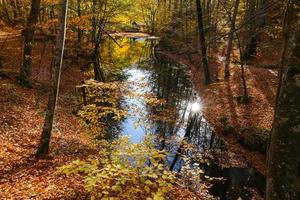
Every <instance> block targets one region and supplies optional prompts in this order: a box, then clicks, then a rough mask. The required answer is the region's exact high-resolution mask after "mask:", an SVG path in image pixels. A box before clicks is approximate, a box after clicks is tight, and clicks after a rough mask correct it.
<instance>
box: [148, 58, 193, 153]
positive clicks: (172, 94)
mask: <svg viewBox="0 0 300 200" xmlns="http://www.w3.org/2000/svg"><path fill="white" fill-rule="evenodd" d="M151 70H152V73H151V77H150V81H149V84H150V85H151V88H152V91H151V92H152V93H153V94H154V95H155V97H156V98H158V99H164V100H165V104H163V105H161V106H154V107H153V106H148V115H149V116H148V117H149V118H150V119H151V118H153V116H159V115H163V116H165V115H169V116H168V120H166V119H165V118H163V119H160V118H159V117H158V118H155V119H156V120H155V121H152V123H153V124H155V127H156V128H155V131H154V133H155V134H157V135H159V139H160V140H161V143H160V148H162V149H163V148H167V147H168V145H166V144H167V143H168V142H167V140H168V138H170V137H172V136H176V134H177V133H178V131H179V130H180V126H181V125H182V123H183V122H184V118H185V117H184V116H185V113H186V112H187V107H188V103H189V101H190V99H191V96H192V87H191V83H190V81H189V77H188V75H187V74H186V71H187V70H186V69H185V68H184V67H182V66H178V65H177V64H175V63H172V62H169V61H164V60H159V61H155V62H154V64H153V65H152V69H151Z"/></svg>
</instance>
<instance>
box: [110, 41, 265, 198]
mask: <svg viewBox="0 0 300 200" xmlns="http://www.w3.org/2000/svg"><path fill="white" fill-rule="evenodd" d="M121 42H122V46H123V48H125V49H126V50H122V48H119V47H117V46H116V45H114V44H112V43H111V42H107V43H106V46H105V47H106V48H107V49H108V50H107V52H109V53H107V54H108V55H110V56H111V57H110V59H111V60H114V64H115V65H120V66H121V65H122V67H123V68H122V69H121V74H122V76H123V77H124V78H123V80H122V81H123V84H124V85H126V86H127V87H126V88H128V91H123V99H122V103H121V106H122V107H123V108H124V109H126V110H128V116H127V117H126V118H125V119H124V120H122V121H121V123H120V124H119V125H118V126H119V129H120V130H121V131H120V132H121V133H122V135H128V136H129V137H130V141H131V142H132V143H139V142H141V141H142V140H143V137H144V136H145V135H146V134H152V135H154V136H155V142H156V147H157V148H159V149H164V150H166V151H167V152H168V156H167V160H166V163H167V166H169V167H170V169H172V170H174V171H177V172H180V171H181V167H182V166H183V163H184V160H183V159H182V158H181V156H180V155H179V154H178V153H177V152H180V153H186V154H187V155H188V156H190V157H192V156H193V155H194V152H195V149H193V151H183V149H182V141H185V142H187V143H188V144H193V146H194V147H196V151H197V152H198V153H199V152H200V153H201V152H205V151H207V150H211V151H213V150H219V151H222V149H223V148H224V146H225V143H224V142H223V141H222V140H221V139H219V138H218V137H217V136H216V135H215V133H214V131H213V128H212V127H211V126H210V124H209V123H208V122H207V121H206V120H205V118H203V116H202V109H203V106H204V105H203V103H202V101H201V98H200V97H199V95H198V94H197V93H196V92H195V91H194V89H193V85H192V82H191V78H190V77H191V76H190V71H189V69H188V67H187V66H184V65H180V64H178V63H176V62H174V61H172V60H169V59H167V58H164V57H163V56H158V57H157V56H156V57H155V56H154V52H153V49H154V48H153V47H154V45H155V44H156V43H157V41H155V40H153V39H150V40H147V39H146V38H123V39H122V41H121ZM119 51H121V52H122V54H120V56H117V52H119ZM199 167H200V168H201V169H202V170H203V171H204V174H205V175H207V176H210V177H221V178H223V179H224V180H223V181H214V182H213V186H212V187H211V188H210V192H211V194H212V195H214V196H218V197H220V199H222V200H229V199H230V200H231V199H232V200H235V199H238V198H239V197H241V198H242V199H251V198H252V196H251V194H250V193H249V192H248V189H247V188H248V187H251V188H256V189H257V190H258V191H259V193H260V194H261V195H263V191H264V184H265V180H264V177H263V176H262V175H261V174H259V173H258V172H257V171H256V170H255V169H253V168H248V167H246V168H243V167H241V168H222V167H220V166H219V165H218V163H211V164H208V163H205V162H203V163H201V164H200V166H199Z"/></svg>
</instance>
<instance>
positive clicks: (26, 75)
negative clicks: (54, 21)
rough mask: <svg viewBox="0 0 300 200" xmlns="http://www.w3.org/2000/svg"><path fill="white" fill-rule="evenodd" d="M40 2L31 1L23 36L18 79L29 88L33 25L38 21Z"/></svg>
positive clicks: (39, 0)
mask: <svg viewBox="0 0 300 200" xmlns="http://www.w3.org/2000/svg"><path fill="white" fill-rule="evenodd" d="M40 3H41V0H32V2H31V10H30V14H29V17H28V20H27V25H26V28H25V30H24V32H23V34H24V55H23V64H22V66H21V69H20V76H19V79H20V81H21V83H22V84H25V85H27V86H30V76H31V68H32V66H31V65H32V49H33V44H34V33H35V25H36V23H37V20H38V16H39V11H40Z"/></svg>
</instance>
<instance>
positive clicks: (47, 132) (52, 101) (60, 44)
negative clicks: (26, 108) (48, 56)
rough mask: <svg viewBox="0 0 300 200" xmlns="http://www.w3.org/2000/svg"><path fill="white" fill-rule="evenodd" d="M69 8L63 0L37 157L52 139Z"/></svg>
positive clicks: (40, 155)
mask: <svg viewBox="0 0 300 200" xmlns="http://www.w3.org/2000/svg"><path fill="white" fill-rule="evenodd" d="M67 9H68V0H61V10H62V11H61V18H60V30H59V34H58V36H57V41H56V54H57V55H56V57H55V62H54V76H53V79H52V81H51V91H50V94H49V100H48V106H47V111H46V117H45V122H44V127H43V132H42V136H41V139H40V143H39V146H38V149H37V152H36V156H37V157H43V156H45V155H47V154H48V151H49V143H50V139H51V133H52V126H53V119H54V114H55V107H56V103H57V98H58V93H59V84H60V75H61V68H62V62H63V55H64V45H65V37H66V25H67Z"/></svg>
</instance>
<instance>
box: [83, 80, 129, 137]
mask: <svg viewBox="0 0 300 200" xmlns="http://www.w3.org/2000/svg"><path fill="white" fill-rule="evenodd" d="M79 88H82V89H84V91H85V93H86V100H85V101H86V102H87V104H86V105H84V106H83V107H82V108H81V109H80V111H79V112H78V115H79V116H80V117H81V119H82V120H83V121H84V122H85V124H86V125H87V126H88V127H89V128H90V130H91V131H92V133H94V134H100V135H101V134H102V133H103V130H104V129H105V128H106V126H108V125H109V124H110V123H113V122H115V123H116V122H119V121H120V120H121V119H122V118H123V117H124V116H125V115H126V112H125V111H124V110H122V109H121V108H120V105H119V104H120V100H121V91H120V83H119V82H110V83H102V82H97V81H95V80H88V81H86V83H85V84H83V85H81V86H79ZM102 136H103V135H102Z"/></svg>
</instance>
